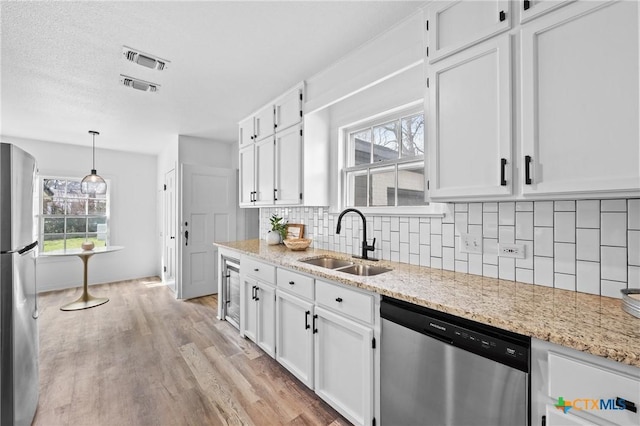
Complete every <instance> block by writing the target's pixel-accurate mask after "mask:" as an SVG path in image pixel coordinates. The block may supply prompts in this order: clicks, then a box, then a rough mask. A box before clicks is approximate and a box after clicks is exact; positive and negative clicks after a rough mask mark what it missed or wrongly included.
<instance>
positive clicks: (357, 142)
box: [349, 129, 371, 166]
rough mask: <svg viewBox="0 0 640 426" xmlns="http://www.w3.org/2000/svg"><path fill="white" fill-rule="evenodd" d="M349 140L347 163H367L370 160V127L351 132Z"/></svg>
mask: <svg viewBox="0 0 640 426" xmlns="http://www.w3.org/2000/svg"><path fill="white" fill-rule="evenodd" d="M350 141H351V144H350V145H351V149H350V151H351V160H350V161H349V164H351V165H355V166H357V165H360V164H369V163H370V162H371V129H367V130H363V131H361V132H356V133H352V134H351V137H350Z"/></svg>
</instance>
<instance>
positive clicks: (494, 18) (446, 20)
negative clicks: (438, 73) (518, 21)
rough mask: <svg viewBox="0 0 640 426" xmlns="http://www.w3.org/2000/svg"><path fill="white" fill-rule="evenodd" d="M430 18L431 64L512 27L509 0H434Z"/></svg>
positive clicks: (428, 15) (429, 10)
mask: <svg viewBox="0 0 640 426" xmlns="http://www.w3.org/2000/svg"><path fill="white" fill-rule="evenodd" d="M427 17H428V24H427V25H428V27H427V28H428V33H427V34H428V36H429V52H428V57H429V62H430V63H434V62H436V61H439V60H440V59H442V58H445V57H447V56H449V55H452V54H454V53H456V52H459V51H461V50H463V49H465V48H467V47H469V46H472V45H474V44H476V43H479V42H481V41H483V40H486V39H488V38H491V37H493V36H495V35H497V34H500V33H502V32H504V31H506V30H508V29H509V28H510V27H511V24H510V22H511V12H510V2H509V1H508V0H491V1H461V0H456V1H450V2H446V3H442V2H434V3H432V5H431V6H430V7H429V9H428V11H427Z"/></svg>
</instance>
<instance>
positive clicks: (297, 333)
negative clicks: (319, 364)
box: [276, 289, 313, 388]
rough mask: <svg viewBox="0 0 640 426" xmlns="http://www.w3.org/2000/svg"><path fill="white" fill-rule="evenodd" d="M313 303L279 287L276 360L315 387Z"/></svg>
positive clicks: (308, 384) (277, 297)
mask: <svg viewBox="0 0 640 426" xmlns="http://www.w3.org/2000/svg"><path fill="white" fill-rule="evenodd" d="M312 320H313V303H311V302H307V301H305V300H302V299H301V298H299V297H296V296H293V295H291V294H288V293H287V292H285V291H282V290H280V289H277V290H276V347H277V348H278V350H277V353H276V360H277V361H278V362H279V363H280V364H282V366H283V367H285V368H286V369H287V370H289V371H290V372H291V373H292V374H293V375H294V376H296V377H297V378H298V379H299V380H300V381H301V382H302V383H304V384H305V385H307V386H308V387H310V388H313V330H312V328H311V323H312Z"/></svg>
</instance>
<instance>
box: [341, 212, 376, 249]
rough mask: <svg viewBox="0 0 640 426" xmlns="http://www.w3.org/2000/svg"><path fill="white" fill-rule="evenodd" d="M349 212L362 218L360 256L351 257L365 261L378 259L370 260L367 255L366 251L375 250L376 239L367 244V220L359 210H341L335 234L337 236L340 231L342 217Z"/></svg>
mask: <svg viewBox="0 0 640 426" xmlns="http://www.w3.org/2000/svg"><path fill="white" fill-rule="evenodd" d="M349 212H354V213H358V214H359V215H360V217H361V218H362V256H353V257H360V258H361V259H367V260H378V259H374V258H371V257H369V256H368V255H367V252H368V251H374V250H375V245H376V239H375V238H374V239H373V243H371V245H368V244H367V220H366V219H365V217H364V215H363V214H362V212H361V211H360V210H358V209H345V210H343V211H342V213H340V216H338V226H337V227H336V234H339V233H340V229H341V228H342V216H344V215H345V214H347V213H349Z"/></svg>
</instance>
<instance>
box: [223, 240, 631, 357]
mask: <svg viewBox="0 0 640 426" xmlns="http://www.w3.org/2000/svg"><path fill="white" fill-rule="evenodd" d="M215 245H217V246H219V247H224V248H227V249H232V250H234V251H237V252H240V253H243V254H247V255H251V256H255V257H257V258H260V259H262V260H264V261H266V262H269V263H272V264H275V265H281V266H284V267H287V268H290V269H294V270H298V271H300V272H305V273H308V274H312V275H314V276H316V277H319V278H325V279H328V280H332V281H337V282H341V283H344V284H347V285H351V286H354V287H359V288H362V289H365V290H369V291H373V292H376V293H379V294H381V295H385V296H389V297H393V298H396V299H401V300H405V301H408V302H411V303H415V304H417V305H422V306H426V307H429V308H432V309H436V310H438V311H442V312H447V313H450V314H453V315H457V316H460V317H463V318H468V319H472V320H475V321H478V322H481V323H484V324H491V325H493V326H496V327H499V328H502V329H505V330H509V331H513V332H515V333H520V334H524V335H527V336H531V337H534V338H536V339H540V340H546V341H549V342H552V343H556V344H559V345H563V346H566V347H569V348H573V349H577V350H579V351H583V352H588V353H591V354H593V355H598V356H601V357H604V358H609V359H611V360H614V361H617V362H621V363H624V364H628V365H633V366H636V367H640V318H635V317H633V316H632V315H630V314H628V313H626V312H624V311H623V310H622V308H621V303H622V301H621V300H620V299H614V298H610V297H603V296H595V295H591V294H585V293H578V292H574V291H567V290H560V289H555V288H550V287H544V286H539V285H532V284H524V283H519V282H514V281H505V280H499V279H495V278H488V277H482V276H478V275H469V274H464V273H459V272H451V271H443V270H440V269H431V268H426V267H421V266H413V265H408V264H404V263H395V262H388V261H379V262H371V263H375V264H376V265H377V266H386V267H389V268H391V269H393V271H391V272H386V273H384V274H380V275H375V276H371V277H361V276H356V275H351V274H347V273H344V272H338V271H332V270H330V269H326V268H322V267H319V266H314V265H309V264H306V263H302V262H300V260H301V259H308V258H312V257H319V256H330V257H335V258H343V259H350V255H348V254H344V253H337V252H333V251H328V250H320V249H314V248H309V249H307V250H305V251H291V250H289V249H287V248H286V247H285V246H284V245H277V246H269V245H267V244H266V243H265V242H264V241H261V240H247V241H234V242H228V243H215ZM358 262H364V263H367V262H366V261H361V260H358Z"/></svg>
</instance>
